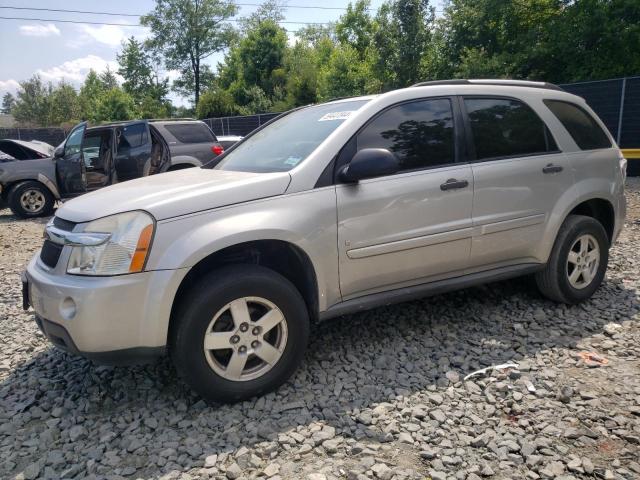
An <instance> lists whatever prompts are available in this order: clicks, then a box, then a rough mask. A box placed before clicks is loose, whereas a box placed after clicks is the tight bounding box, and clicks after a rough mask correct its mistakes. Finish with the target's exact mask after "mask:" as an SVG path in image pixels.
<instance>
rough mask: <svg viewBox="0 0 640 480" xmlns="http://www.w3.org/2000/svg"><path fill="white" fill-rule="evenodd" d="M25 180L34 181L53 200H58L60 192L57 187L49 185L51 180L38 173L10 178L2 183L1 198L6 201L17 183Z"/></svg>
mask: <svg viewBox="0 0 640 480" xmlns="http://www.w3.org/2000/svg"><path fill="white" fill-rule="evenodd" d="M25 182H34V183H39V184H40V185H42V186H43V187H44V188H45V189H46V190H47V191H48V192H49V193H50V194H51V195H52V196H53V198H54V200H60V194H59V193H58V189H57V188H56V187H55V185H51V180H49V179H48V178H47V177H45V176H44V175H42V174H40V175H38V176H37V177H35V178H34V177H26V178H19V179H14V180H11V181H10V182H7V183H5V184H4V185H3V188H2V199H3V200H5V201H7V200H8V199H9V194H10V193H11V192H12V191H13V189H15V188H16V187H17V186H18V185H20V184H22V183H25Z"/></svg>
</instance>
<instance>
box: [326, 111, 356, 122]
mask: <svg viewBox="0 0 640 480" xmlns="http://www.w3.org/2000/svg"><path fill="white" fill-rule="evenodd" d="M352 113H353V110H346V111H344V112H329V113H325V114H324V115H323V116H321V117H320V118H319V119H318V121H319V122H326V121H329V120H346V119H347V118H349V115H351V114H352Z"/></svg>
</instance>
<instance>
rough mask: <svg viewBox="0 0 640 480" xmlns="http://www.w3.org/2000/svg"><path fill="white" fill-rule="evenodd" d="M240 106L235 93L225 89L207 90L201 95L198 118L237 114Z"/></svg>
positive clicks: (197, 110) (197, 112)
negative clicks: (237, 103) (234, 96)
mask: <svg viewBox="0 0 640 480" xmlns="http://www.w3.org/2000/svg"><path fill="white" fill-rule="evenodd" d="M238 113H239V112H238V107H237V106H236V104H235V101H234V99H233V95H231V93H229V92H228V91H226V90H223V89H215V90H207V91H206V92H204V93H203V94H202V95H201V96H200V101H199V102H198V108H197V109H196V115H197V116H198V118H211V117H226V116H230V115H237V114H238Z"/></svg>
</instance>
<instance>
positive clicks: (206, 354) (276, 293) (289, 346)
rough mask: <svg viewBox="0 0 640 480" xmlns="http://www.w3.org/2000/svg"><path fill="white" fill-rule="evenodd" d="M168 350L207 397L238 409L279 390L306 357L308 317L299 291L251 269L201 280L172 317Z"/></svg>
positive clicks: (227, 271) (234, 269)
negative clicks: (240, 404)
mask: <svg viewBox="0 0 640 480" xmlns="http://www.w3.org/2000/svg"><path fill="white" fill-rule="evenodd" d="M173 322H175V323H174V324H173V325H172V329H171V334H170V339H169V351H170V354H171V357H172V358H173V361H174V363H175V366H176V369H177V370H178V373H179V374H180V375H181V376H182V377H183V378H184V379H185V380H186V381H187V383H188V384H189V385H190V386H191V387H192V388H193V389H194V390H195V391H196V392H198V393H199V394H200V395H201V396H202V397H204V398H205V399H207V400H211V401H217V402H225V403H226V402H236V401H240V400H244V399H247V398H251V397H254V396H256V395H261V394H264V393H266V392H269V391H271V390H274V389H276V388H277V387H279V386H280V385H282V384H283V383H284V382H285V381H286V380H287V379H288V378H289V377H290V376H291V375H292V374H293V372H294V371H295V369H296V368H297V367H298V365H299V364H300V362H301V361H302V357H303V355H304V351H305V348H306V344H307V340H308V336H309V315H308V311H307V307H306V304H305V302H304V300H303V299H302V296H301V295H300V293H299V292H298V290H297V289H296V288H295V287H294V286H293V285H292V284H291V282H289V281H288V280H287V279H285V278H284V277H282V276H281V275H279V274H278V273H276V272H274V271H272V270H269V269H266V268H263V267H259V266H254V265H238V266H231V267H225V268H222V269H220V270H216V271H214V272H212V273H211V274H209V275H206V276H204V277H202V278H201V279H200V280H199V281H198V282H197V284H196V285H195V286H194V288H193V289H192V291H191V292H189V293H188V294H187V295H186V296H185V297H184V298H183V299H182V300H181V303H180V307H179V308H178V309H177V311H176V314H175V316H174V318H173Z"/></svg>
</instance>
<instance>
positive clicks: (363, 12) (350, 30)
mask: <svg viewBox="0 0 640 480" xmlns="http://www.w3.org/2000/svg"><path fill="white" fill-rule="evenodd" d="M370 5H371V2H370V1H369V0H357V1H356V2H355V4H351V3H350V4H349V6H348V7H347V13H345V14H344V15H342V16H341V17H340V19H339V20H338V22H337V23H336V26H335V29H336V36H337V37H338V41H339V42H340V43H342V44H343V45H350V46H352V47H353V48H355V49H356V51H357V52H358V56H359V57H360V59H361V60H364V59H365V57H366V56H367V51H368V50H369V48H370V46H371V44H372V42H373V33H374V30H375V26H374V23H373V19H372V18H371V15H369V7H370Z"/></svg>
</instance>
